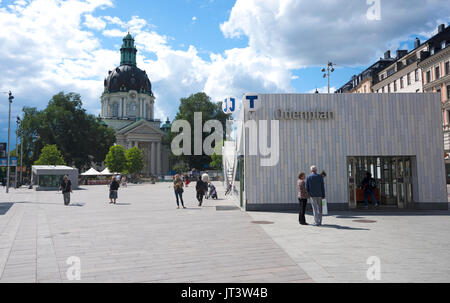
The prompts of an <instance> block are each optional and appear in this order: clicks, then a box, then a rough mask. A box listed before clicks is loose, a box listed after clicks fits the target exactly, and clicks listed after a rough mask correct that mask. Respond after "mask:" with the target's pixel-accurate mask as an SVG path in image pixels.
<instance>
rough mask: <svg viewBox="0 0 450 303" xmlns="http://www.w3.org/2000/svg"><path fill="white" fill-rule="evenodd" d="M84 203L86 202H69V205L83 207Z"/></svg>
mask: <svg viewBox="0 0 450 303" xmlns="http://www.w3.org/2000/svg"><path fill="white" fill-rule="evenodd" d="M85 205H86V204H84V203H72V204H69V206H70V207H83V206H85Z"/></svg>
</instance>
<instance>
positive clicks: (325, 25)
mask: <svg viewBox="0 0 450 303" xmlns="http://www.w3.org/2000/svg"><path fill="white" fill-rule="evenodd" d="M368 8H369V5H368V4H367V2H366V1H365V0H358V1H347V0H333V1H330V0H315V1H309V0H265V1H259V0H237V1H236V4H235V5H234V7H233V9H232V11H231V14H230V17H229V20H227V21H226V22H224V23H223V24H222V25H221V30H222V32H223V33H224V35H225V36H226V37H229V38H236V37H241V36H247V37H248V38H249V44H250V45H249V46H250V47H251V48H252V49H254V50H258V51H260V52H262V53H263V54H265V55H267V56H270V57H272V58H276V59H277V60H280V61H282V62H284V63H285V64H286V65H287V66H288V67H290V68H300V67H302V66H305V65H320V64H323V63H324V62H325V63H326V62H327V60H333V62H336V63H339V64H341V65H357V64H367V63H369V62H370V61H371V60H373V59H374V57H377V56H380V55H381V54H382V53H383V52H384V51H385V50H387V49H389V48H391V49H393V48H396V47H398V46H399V45H398V43H399V41H405V40H407V39H408V38H409V35H410V34H411V33H422V32H427V33H428V32H430V31H432V30H434V28H435V27H436V26H437V24H438V23H442V20H445V21H444V22H448V16H449V15H450V2H449V1H448V0H424V1H422V0H410V1H407V4H406V3H405V2H404V1H385V0H382V1H381V21H372V20H368V18H367V15H366V13H367V10H368Z"/></svg>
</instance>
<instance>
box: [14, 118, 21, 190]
mask: <svg viewBox="0 0 450 303" xmlns="http://www.w3.org/2000/svg"><path fill="white" fill-rule="evenodd" d="M19 124H20V118H19V116H17V120H16V158H17V159H19V148H18V141H19ZM18 166H19V163H18V162H17V163H16V174H15V176H14V188H17V172H18V169H17V168H18Z"/></svg>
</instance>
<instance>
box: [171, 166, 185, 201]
mask: <svg viewBox="0 0 450 303" xmlns="http://www.w3.org/2000/svg"><path fill="white" fill-rule="evenodd" d="M183 186H184V184H183V180H182V179H181V177H180V175H178V174H177V175H175V177H174V179H173V189H174V192H175V197H176V198H177V208H178V209H179V208H180V201H181V205H182V206H183V208H186V207H184V202H183V192H184V190H183Z"/></svg>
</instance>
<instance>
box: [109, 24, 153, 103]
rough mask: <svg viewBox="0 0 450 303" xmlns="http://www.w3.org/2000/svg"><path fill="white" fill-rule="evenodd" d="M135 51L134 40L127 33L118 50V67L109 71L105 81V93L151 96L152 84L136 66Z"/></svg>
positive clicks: (145, 74)
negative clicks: (131, 91)
mask: <svg viewBox="0 0 450 303" xmlns="http://www.w3.org/2000/svg"><path fill="white" fill-rule="evenodd" d="M136 53H137V49H136V47H135V45H134V39H133V37H132V36H131V35H130V33H128V34H127V35H126V36H125V37H124V38H123V44H122V48H121V49H120V66H119V67H117V68H116V69H114V70H113V71H109V74H108V77H107V78H106V79H105V83H104V85H105V92H106V93H117V92H129V91H130V90H135V91H137V92H138V93H142V94H148V95H150V96H153V93H152V84H151V82H150V79H149V78H148V76H147V73H146V72H145V71H143V70H141V69H139V68H138V67H137V66H136Z"/></svg>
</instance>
